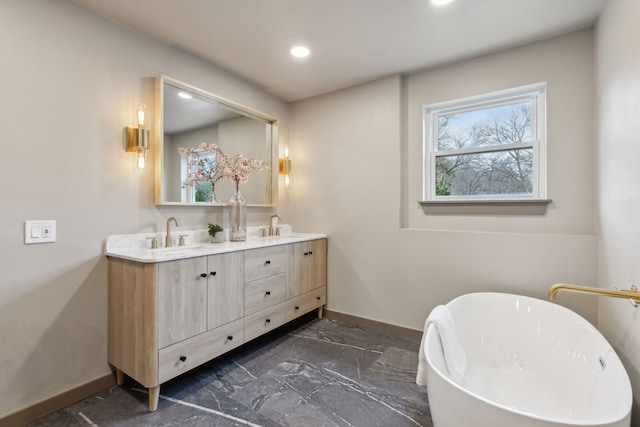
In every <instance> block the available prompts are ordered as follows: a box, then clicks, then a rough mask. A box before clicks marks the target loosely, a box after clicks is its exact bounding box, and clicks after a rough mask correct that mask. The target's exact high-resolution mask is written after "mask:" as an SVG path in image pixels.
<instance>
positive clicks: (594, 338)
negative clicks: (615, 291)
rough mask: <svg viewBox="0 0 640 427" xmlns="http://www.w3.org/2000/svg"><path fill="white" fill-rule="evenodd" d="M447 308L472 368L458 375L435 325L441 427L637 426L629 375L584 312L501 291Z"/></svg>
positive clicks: (434, 406)
mask: <svg viewBox="0 0 640 427" xmlns="http://www.w3.org/2000/svg"><path fill="white" fill-rule="evenodd" d="M446 307H447V308H448V309H449V311H450V313H451V317H452V319H453V322H454V325H455V329H456V330H457V335H458V339H459V341H460V344H461V346H462V348H463V350H464V353H465V354H466V357H467V367H466V370H465V372H464V375H463V377H462V379H460V380H457V381H454V380H453V379H452V377H451V376H450V375H449V373H448V370H447V366H446V363H445V361H444V356H443V352H442V346H441V343H440V338H439V336H438V333H437V332H436V328H435V327H434V326H433V325H430V326H429V328H428V329H427V335H426V337H425V340H426V341H425V353H426V354H425V355H426V360H427V366H426V368H427V372H426V374H427V393H428V396H429V405H430V407H431V415H432V418H433V423H434V425H435V427H465V426H474V427H502V426H505V427H507V426H508V427H529V426H531V427H534V426H535V427H546V426H615V427H623V426H624V427H628V426H629V425H630V419H631V403H632V393H631V384H630V382H629V377H628V375H627V372H626V371H625V369H624V367H623V366H622V363H621V362H620V359H619V358H618V356H617V355H616V353H615V352H614V350H613V349H612V348H611V346H610V345H609V343H608V342H607V340H606V339H605V338H604V337H603V336H602V335H601V334H600V332H598V331H597V330H596V329H595V328H594V327H593V326H592V325H591V324H590V323H589V322H587V321H586V320H585V319H584V318H582V317H581V316H579V315H578V314H576V313H574V312H573V311H571V310H568V309H566V308H564V307H562V306H559V305H556V304H553V303H550V302H547V301H543V300H539V299H535V298H530V297H525V296H520V295H510V294H501V293H473V294H467V295H463V296H461V297H459V298H456V299H454V300H453V301H451V302H449V303H448V304H447V305H446Z"/></svg>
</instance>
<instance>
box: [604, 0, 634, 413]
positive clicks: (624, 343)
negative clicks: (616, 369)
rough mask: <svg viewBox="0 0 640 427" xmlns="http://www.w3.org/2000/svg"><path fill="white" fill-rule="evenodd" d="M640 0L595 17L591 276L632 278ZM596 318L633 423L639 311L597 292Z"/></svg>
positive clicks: (611, 280) (627, 282)
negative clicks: (618, 362)
mask: <svg viewBox="0 0 640 427" xmlns="http://www.w3.org/2000/svg"><path fill="white" fill-rule="evenodd" d="M638 17H640V3H639V2H637V1H636V0H612V1H610V2H608V3H607V7H606V9H605V11H604V13H603V15H602V16H601V18H600V20H599V23H598V30H597V38H596V51H597V64H598V68H597V95H598V96H597V99H598V117H599V131H598V144H597V153H598V155H597V158H598V283H599V285H600V286H601V287H613V286H614V285H617V286H620V287H623V288H629V287H630V286H631V285H634V284H635V285H640V283H639V280H640V261H639V260H640V185H639V183H640V46H639V45H638V40H640V27H639V26H638ZM598 325H599V327H600V329H601V330H602V331H603V333H604V334H605V335H606V337H607V339H608V340H609V341H610V342H611V344H612V345H613V346H614V347H615V349H616V351H617V352H618V354H619V355H620V356H621V359H622V360H623V362H624V363H625V367H626V368H627V372H628V373H629V376H630V378H631V382H632V387H633V390H634V395H635V398H634V423H635V425H640V416H638V415H640V414H639V413H638V408H639V405H640V403H639V400H640V398H639V397H638V396H639V395H640V333H639V330H638V329H636V328H640V312H639V311H638V309H633V308H632V307H631V306H630V305H629V303H628V302H627V301H625V300H613V299H604V298H603V299H601V301H600V302H599V304H598Z"/></svg>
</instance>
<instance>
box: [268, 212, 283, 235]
mask: <svg viewBox="0 0 640 427" xmlns="http://www.w3.org/2000/svg"><path fill="white" fill-rule="evenodd" d="M274 218H278V221H282V218H280V215H278V214H273V215H271V216H270V217H269V236H273V235H275V233H274V231H275V228H274V227H273V219H274Z"/></svg>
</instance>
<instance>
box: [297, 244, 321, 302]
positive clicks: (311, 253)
mask: <svg viewBox="0 0 640 427" xmlns="http://www.w3.org/2000/svg"><path fill="white" fill-rule="evenodd" d="M288 246H289V252H288V268H287V298H293V297H296V296H298V295H302V294H304V293H306V292H309V291H310V290H312V289H315V288H318V287H320V286H325V285H326V283H327V241H326V239H320V240H312V241H309V242H300V243H293V244H290V245H288Z"/></svg>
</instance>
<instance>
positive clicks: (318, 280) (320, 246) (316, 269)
mask: <svg viewBox="0 0 640 427" xmlns="http://www.w3.org/2000/svg"><path fill="white" fill-rule="evenodd" d="M307 249H308V252H309V255H308V256H307V280H308V285H307V290H312V289H316V288H319V287H321V286H326V285H327V240H326V239H321V240H312V241H310V242H307Z"/></svg>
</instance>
